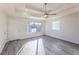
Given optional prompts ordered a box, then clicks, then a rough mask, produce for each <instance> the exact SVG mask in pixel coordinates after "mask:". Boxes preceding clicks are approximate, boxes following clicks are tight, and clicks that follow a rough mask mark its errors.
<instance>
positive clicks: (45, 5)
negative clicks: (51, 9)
mask: <svg viewBox="0 0 79 59" xmlns="http://www.w3.org/2000/svg"><path fill="white" fill-rule="evenodd" d="M44 8H45V10H44V14H43V15H44V17H45V18H48V17H49V16H50V15H56V14H55V13H53V14H49V13H48V10H47V3H44Z"/></svg>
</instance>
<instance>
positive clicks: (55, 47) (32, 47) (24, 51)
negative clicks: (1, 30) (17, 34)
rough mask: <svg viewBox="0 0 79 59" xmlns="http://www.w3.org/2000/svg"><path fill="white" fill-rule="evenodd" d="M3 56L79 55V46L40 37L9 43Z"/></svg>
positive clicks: (47, 37)
mask: <svg viewBox="0 0 79 59" xmlns="http://www.w3.org/2000/svg"><path fill="white" fill-rule="evenodd" d="M1 55H79V44H74V43H71V42H67V41H63V40H60V39H56V38H53V37H49V36H39V37H34V38H28V39H21V40H20V39H19V40H14V41H9V42H7V43H6V45H5V47H4V49H3V51H2V53H1Z"/></svg>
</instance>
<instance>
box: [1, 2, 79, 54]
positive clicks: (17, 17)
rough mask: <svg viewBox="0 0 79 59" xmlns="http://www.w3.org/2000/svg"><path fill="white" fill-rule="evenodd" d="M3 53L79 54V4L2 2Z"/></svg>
mask: <svg viewBox="0 0 79 59" xmlns="http://www.w3.org/2000/svg"><path fill="white" fill-rule="evenodd" d="M0 55H79V4H78V3H0Z"/></svg>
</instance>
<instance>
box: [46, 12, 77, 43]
mask: <svg viewBox="0 0 79 59" xmlns="http://www.w3.org/2000/svg"><path fill="white" fill-rule="evenodd" d="M54 21H59V22H60V30H52V22H54ZM46 35H49V36H52V37H56V38H59V39H62V40H66V41H70V42H74V43H78V44H79V12H77V13H73V14H70V15H66V16H63V17H60V18H55V19H53V18H52V19H50V20H47V21H46Z"/></svg>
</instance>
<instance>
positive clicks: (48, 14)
mask: <svg viewBox="0 0 79 59" xmlns="http://www.w3.org/2000/svg"><path fill="white" fill-rule="evenodd" d="M47 15H56V14H47Z"/></svg>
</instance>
